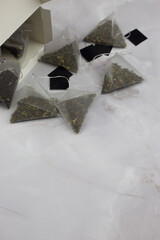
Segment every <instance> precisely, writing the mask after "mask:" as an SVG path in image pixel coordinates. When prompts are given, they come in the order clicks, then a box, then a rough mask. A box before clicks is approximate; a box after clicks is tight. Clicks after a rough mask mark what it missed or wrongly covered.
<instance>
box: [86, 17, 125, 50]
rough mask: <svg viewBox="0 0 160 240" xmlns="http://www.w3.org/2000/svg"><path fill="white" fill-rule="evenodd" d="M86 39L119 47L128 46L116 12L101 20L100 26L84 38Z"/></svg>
mask: <svg viewBox="0 0 160 240" xmlns="http://www.w3.org/2000/svg"><path fill="white" fill-rule="evenodd" d="M84 41H85V42H93V43H97V44H102V45H107V46H111V47H117V48H125V47H126V43H125V38H124V37H123V34H122V32H121V30H120V28H119V26H118V24H117V22H116V20H115V16H114V14H111V15H109V16H108V17H107V18H105V19H104V20H103V21H101V22H100V23H99V24H98V26H96V27H95V28H94V29H93V30H92V31H91V33H89V34H88V35H87V36H86V37H85V38H84Z"/></svg>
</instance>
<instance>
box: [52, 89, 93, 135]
mask: <svg viewBox="0 0 160 240" xmlns="http://www.w3.org/2000/svg"><path fill="white" fill-rule="evenodd" d="M95 96H96V94H94V93H91V92H87V91H82V90H75V89H71V90H68V92H67V93H66V94H65V95H64V97H63V98H62V99H61V100H57V101H56V106H57V108H58V110H59V112H60V113H61V115H62V117H63V118H64V120H65V121H66V122H67V123H68V125H69V126H70V127H71V128H72V130H73V131H74V132H75V133H79V131H80V128H81V126H82V124H83V121H84V118H85V116H86V114H87V112H88V109H89V107H90V105H91V103H92V102H93V100H94V98H95Z"/></svg>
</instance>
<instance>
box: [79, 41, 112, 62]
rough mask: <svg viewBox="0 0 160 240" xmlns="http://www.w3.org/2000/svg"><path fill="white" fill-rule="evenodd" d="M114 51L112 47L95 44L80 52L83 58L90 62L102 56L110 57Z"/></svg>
mask: <svg viewBox="0 0 160 240" xmlns="http://www.w3.org/2000/svg"><path fill="white" fill-rule="evenodd" d="M111 50H112V47H109V46H105V45H100V44H95V45H89V46H88V47H85V48H83V49H81V50H80V52H81V54H82V56H83V57H84V58H85V59H86V60H87V61H88V62H90V61H92V60H94V59H95V58H98V57H101V56H102V55H107V56H108V55H109V54H110V52H111Z"/></svg>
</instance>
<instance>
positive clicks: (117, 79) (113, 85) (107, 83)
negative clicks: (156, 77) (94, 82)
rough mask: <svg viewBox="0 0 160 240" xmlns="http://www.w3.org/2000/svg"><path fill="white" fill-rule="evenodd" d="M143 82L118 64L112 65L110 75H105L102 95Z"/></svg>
mask: <svg viewBox="0 0 160 240" xmlns="http://www.w3.org/2000/svg"><path fill="white" fill-rule="evenodd" d="M143 80H144V79H143V78H142V77H141V76H139V75H138V74H136V73H135V72H134V71H132V70H129V69H127V68H122V67H121V66H120V65H119V64H117V63H113V64H112V65H111V72H110V74H109V73H106V75H105V78H104V82H103V87H102V94H105V93H109V92H112V91H115V90H118V89H121V88H124V87H128V86H130V85H133V84H137V83H140V82H142V81H143Z"/></svg>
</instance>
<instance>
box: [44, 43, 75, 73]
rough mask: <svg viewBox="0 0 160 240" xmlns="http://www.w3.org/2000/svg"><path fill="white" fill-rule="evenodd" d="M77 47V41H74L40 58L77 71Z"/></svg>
mask: <svg viewBox="0 0 160 240" xmlns="http://www.w3.org/2000/svg"><path fill="white" fill-rule="evenodd" d="M75 49H77V43H76V42H73V43H71V44H68V45H66V46H65V47H63V48H61V49H59V50H58V51H55V52H51V53H47V54H45V55H43V56H42V57H41V58H40V61H42V62H45V63H49V64H52V65H55V66H62V67H64V68H66V69H67V70H70V71H71V72H77V71H78V62H77V55H76V52H75Z"/></svg>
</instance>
